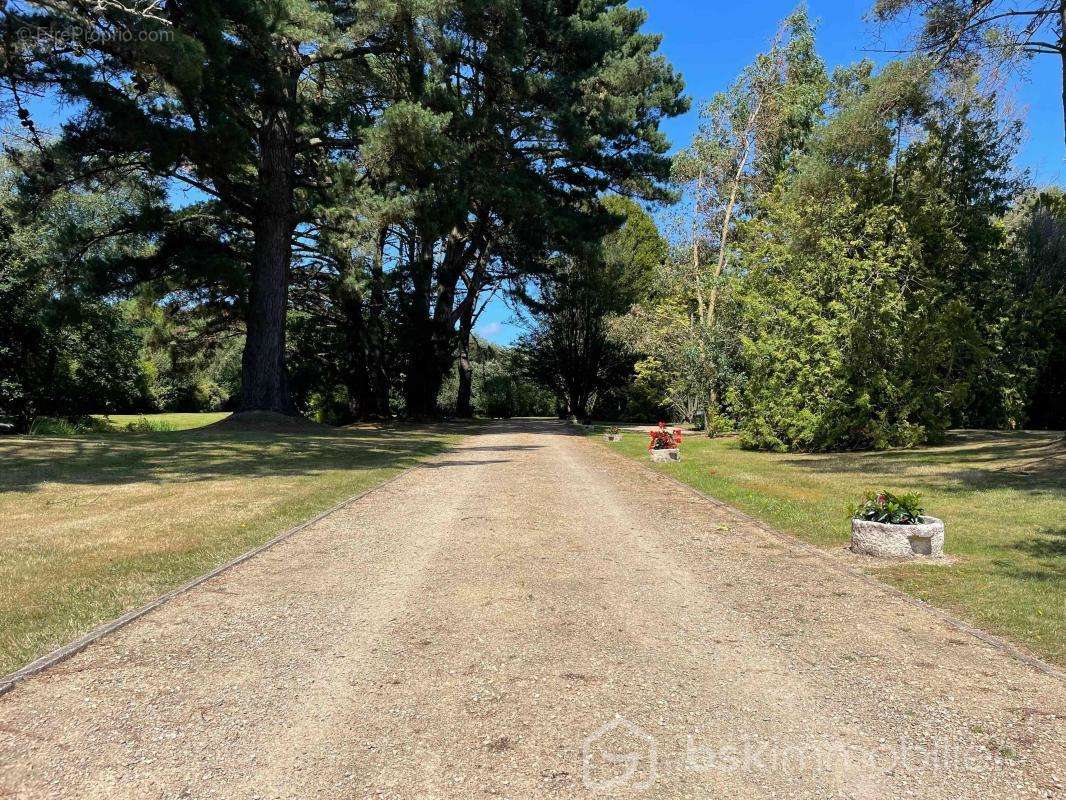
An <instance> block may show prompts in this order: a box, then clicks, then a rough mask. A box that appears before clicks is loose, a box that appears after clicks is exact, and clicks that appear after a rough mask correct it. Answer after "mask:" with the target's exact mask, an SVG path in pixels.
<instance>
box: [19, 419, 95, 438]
mask: <svg viewBox="0 0 1066 800" xmlns="http://www.w3.org/2000/svg"><path fill="white" fill-rule="evenodd" d="M106 430H107V423H106V422H105V421H103V420H100V419H96V418H94V417H75V418H71V419H67V418H65V417H37V419H35V420H33V422H31V423H30V427H29V431H28V433H29V434H30V436H80V435H82V434H86V433H103V432H104V431H106Z"/></svg>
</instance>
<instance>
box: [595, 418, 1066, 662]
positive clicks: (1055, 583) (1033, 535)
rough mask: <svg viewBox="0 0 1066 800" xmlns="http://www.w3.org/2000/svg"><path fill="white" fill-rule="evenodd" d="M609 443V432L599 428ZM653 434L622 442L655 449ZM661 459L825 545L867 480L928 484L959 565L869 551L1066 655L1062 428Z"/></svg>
mask: <svg viewBox="0 0 1066 800" xmlns="http://www.w3.org/2000/svg"><path fill="white" fill-rule="evenodd" d="M597 438H598V439H599V441H600V442H601V443H602V442H603V439H602V437H600V436H598V435H597ZM647 441H648V439H647V436H644V435H639V434H633V433H626V434H625V436H624V437H623V440H622V442H621V443H619V444H614V445H607V444H606V443H603V444H604V446H605V447H613V448H616V449H618V450H620V452H622V453H624V454H625V455H627V456H629V457H631V458H637V459H647V452H646V450H645V448H646V447H647ZM682 454H683V458H684V460H683V461H681V462H680V463H677V464H656V465H654V468H655V469H659V470H662V471H663V472H667V473H669V474H671V475H673V476H675V477H676V478H679V479H680V480H682V481H684V482H685V483H688V484H690V485H692V486H694V487H696V488H698V489H700V490H701V491H704V492H706V493H707V494H710V495H713V496H714V497H717V498H718V499H720V500H722V501H724V502H727V503H730V504H732V505H734V506H736V507H737V508H740V509H742V510H743V511H746V512H747V513H749V514H751V515H753V516H756V517H759V518H760V519H762V520H764V521H765V522H767V523H769V524H771V525H773V526H774V527H776V528H778V529H780V530H783V531H787V532H789V533H791V534H793V535H795V536H798V537H799V538H801V539H804V540H806V541H808V542H811V543H813V544H815V545H818V546H820V547H823V548H827V549H834V548H841V547H845V546H846V545H847V543H848V540H849V536H850V530H851V528H850V521H849V519H850V515H849V511H850V508H851V506H853V505H854V504H855V503H857V502H858V500H859V498H860V496H861V494H862V492H863V491H865V490H867V489H888V490H890V491H917V492H921V494H922V500H923V504H924V506H925V509H926V513H928V514H931V515H933V516H937V517H940V518H942V519H943V520H944V521H945V524H946V526H947V551H948V553H949V554H950V555H951V556H952V557H953V558H954V563H953V564H951V565H947V566H945V565H934V564H922V563H917V562H906V563H889V564H885V563H884V562H866V564H865V565H864V566H866V567H867V568H868V569H869V570H870V571H871V572H876V574H877V575H878V577H880V578H881V579H883V580H885V581H887V582H889V583H891V584H894V585H895V586H898V587H900V588H901V589H903V590H905V591H907V592H909V593H911V594H912V595H914V596H916V597H920V598H922V599H923V600H927V601H929V602H930V603H933V604H934V605H937V606H939V607H941V608H945V609H950V610H951V611H952V612H954V613H955V614H957V615H959V616H960V617H963V618H965V619H967V620H969V621H970V622H972V623H974V624H975V625H978V626H979V627H982V628H984V629H985V630H988V631H991V632H994V633H997V634H1000V635H1002V636H1005V637H1008V638H1010V639H1013V640H1014V641H1016V642H1019V643H1020V644H1023V645H1025V646H1027V647H1029V648H1030V649H1031V650H1033V651H1034V652H1036V653H1038V654H1040V655H1042V656H1043V657H1045V658H1046V659H1048V660H1049V661H1051V662H1054V663H1056V664H1058V665H1060V666H1061V665H1066V446H1064V445H1063V443H1062V441H1061V434H1058V433H1037V432H1025V431H1019V432H989V431H959V432H955V433H952V434H951V435H950V437H949V439H948V440H947V442H946V443H945V444H944V445H941V446H936V447H926V448H919V449H914V450H899V451H889V452H883V453H831V454H819V455H795V454H776V453H757V452H751V451H747V450H742V449H741V448H740V447H739V445H738V444H737V442H736V440H734V439H707V438H704V437H698V436H696V435H691V436H689V437H688V438H687V439H686V440H685V443H684V446H683V448H682Z"/></svg>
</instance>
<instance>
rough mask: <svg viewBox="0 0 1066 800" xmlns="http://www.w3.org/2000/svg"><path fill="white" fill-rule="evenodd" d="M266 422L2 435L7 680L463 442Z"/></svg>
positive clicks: (1, 656)
mask: <svg viewBox="0 0 1066 800" xmlns="http://www.w3.org/2000/svg"><path fill="white" fill-rule="evenodd" d="M181 416H182V417H183V418H185V419H184V420H183V424H184V425H185V427H186V428H189V427H191V424H192V423H194V422H196V420H194V419H191V417H192V416H193V415H181ZM217 416H218V415H202V416H201V418H200V420H199V421H200V422H201V424H204V423H212V422H216V421H217ZM112 419H114V418H112ZM265 427H266V426H264V425H262V424H258V425H255V426H253V428H252V429H250V430H248V429H242V428H241V427H240V426H239V425H232V424H231V423H230V422H229V421H227V422H224V423H222V425H221V426H219V425H215V426H212V427H210V428H203V429H200V430H193V429H190V430H185V431H182V432H176V433H174V432H170V433H153V432H147V433H128V434H126V433H104V434H96V435H93V434H87V435H82V436H74V437H40V436H37V437H14V438H9V439H0V464H3V470H2V471H0V675H3V674H6V673H8V672H11V671H13V670H15V669H17V668H19V667H20V666H22V665H24V664H26V663H28V662H29V661H32V660H33V659H34V658H36V657H38V656H40V655H42V654H43V653H46V652H49V651H51V650H53V649H54V648H56V647H58V646H60V645H62V644H64V643H65V642H67V641H70V640H71V639H73V638H75V637H76V636H78V635H80V634H82V633H84V632H86V631H88V630H90V629H91V628H93V627H94V626H95V625H97V624H99V623H100V622H102V621H105V620H108V619H111V618H114V617H116V616H119V615H120V614H122V613H124V612H125V611H127V610H129V609H130V608H134V607H136V606H138V605H141V604H142V603H144V602H146V601H147V600H149V599H151V598H152V597H155V596H157V595H159V594H161V593H163V592H166V591H168V590H170V589H172V588H174V587H175V586H178V585H180V584H182V583H183V582H185V581H187V580H190V579H192V578H194V577H196V576H197V575H200V574H202V573H204V572H206V571H208V570H210V569H212V568H214V567H215V566H217V565H219V564H222V563H224V562H226V561H228V560H229V559H231V558H233V557H235V556H237V555H239V554H240V553H242V552H244V551H245V550H248V549H250V548H252V547H254V546H256V545H258V544H260V543H262V542H264V541H266V540H267V539H269V538H271V537H272V536H274V535H276V534H278V533H280V532H281V531H283V530H286V529H287V528H289V527H292V526H293V525H296V524H297V523H299V522H300V521H302V520H304V519H307V518H309V517H311V516H313V515H314V514H316V513H317V512H319V511H321V510H323V509H325V508H328V507H329V506H331V505H333V504H335V503H338V502H340V501H341V500H343V499H345V498H346V497H350V496H351V495H354V494H358V493H359V492H361V491H364V490H365V489H368V488H370V487H372V486H374V485H376V484H378V483H381V482H383V481H384V480H386V479H388V478H389V477H391V476H392V475H395V474H396V473H397V472H399V471H400V470H402V469H405V468H407V467H409V466H411V465H413V464H414V463H416V462H417V461H418V460H419V459H421V458H424V457H426V456H428V455H431V454H433V453H437V452H440V451H441V450H443V449H445V448H446V447H447V446H448V444H449V443H451V442H452V441H453V440H454V438H455V437H454V436H453V435H451V434H449V433H446V432H442V431H428V430H402V429H401V430H380V429H374V428H360V429H332V428H326V427H321V426H311V425H308V426H306V427H304V428H301V427H295V428H293V429H292V430H290V431H286V432H282V433H279V432H272V431H270V430H266V429H265Z"/></svg>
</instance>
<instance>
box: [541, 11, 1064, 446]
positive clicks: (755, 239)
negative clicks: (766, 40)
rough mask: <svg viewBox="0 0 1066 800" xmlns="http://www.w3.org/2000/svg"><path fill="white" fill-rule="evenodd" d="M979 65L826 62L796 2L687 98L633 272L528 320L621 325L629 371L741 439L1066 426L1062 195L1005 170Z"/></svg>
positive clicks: (997, 112) (760, 441)
mask: <svg viewBox="0 0 1066 800" xmlns="http://www.w3.org/2000/svg"><path fill="white" fill-rule="evenodd" d="M981 66H982V65H981V62H980V61H979V60H978V59H976V58H971V59H970V60H969V61H964V62H955V63H953V65H952V70H951V71H950V73H944V72H938V71H937V70H935V69H934V68H933V67H934V64H933V63H932V62H931V61H927V60H925V59H923V58H917V57H916V58H914V59H911V60H901V61H896V62H891V63H888V64H885V65H884V66H883V67H881V68H879V69H876V68H875V67H874V65H873V64H871V63H869V62H862V63H858V64H855V65H852V66H848V67H841V68H838V69H835V70H834V71H832V72H830V71H829V70H828V69H827V67H826V65H825V64H824V63H823V61H822V60H821V59H820V58H819V56H818V55H817V52H816V48H815V32H814V30H813V28H812V25H811V23H810V22H809V20H808V18H807V16H806V14H805V13H804V12H803V11H802V10H801V11H798V12H796V13H795V14H793V15H792V16H791V17H789V19H787V20H786V21H785V23H784V24H783V26H782V27H781V30H780V32H779V34H778V35H777V36H776V37H775V39H774V40H773V42H772V44H771V46H770V47H769V48H768V49H767V50H766V51H765V52H763V53H761V54H759V55H758V56H757V57H756V59H755V60H754V61H753V62H752V63H751V65H750V66H749V67H747V68H746V69H745V70H744V72H743V73H742V74H741V75H740V76H739V77H738V78H737V80H736V82H735V83H734V85H733V86H731V87H730V88H729V89H728V90H727V91H725V92H722V93H721V94H719V95H717V96H715V97H714V98H713V99H712V100H711V101H710V102H708V103H707V104H706V105H705V106H704V107H703V108H702V109H701V112H700V113H701V125H700V127H699V130H698V132H697V134H696V135H695V136H694V138H693V140H692V141H691V142H690V143H689V144H688V145H687V146H686V147H685V148H684V149H683V150H682V151H681V152H680V153H679V154H678V156H677V157H676V158H675V160H674V172H673V175H674V180H675V181H676V183H677V185H678V186H679V187H680V188H681V189H682V190H683V197H684V200H683V203H682V204H681V205H680V206H679V207H678V210H677V213H676V214H674V215H673V217H672V218H671V219H670V221H669V224H670V226H671V230H670V239H671V243H672V247H671V250H670V253H669V256H668V257H666V258H665V259H663V260H662V261H661V263H660V265H659V267H658V269H657V270H656V272H655V275H654V278H653V279H652V280H651V281H647V282H645V287H646V291H644V292H643V294H642V296H640V297H638V298H636V299H635V300H634V301H633V302H632V304H631V305H629V306H627V310H624V311H623V312H621V313H619V312H618V311H617V305H618V304H617V303H616V304H615V305H616V310H615V311H614V313H610V312H608V313H605V314H599V315H597V313H595V312H594V313H592V314H591V318H593V319H595V320H597V322H596V324H595V325H591V326H590V325H589V324H588V323H587V322H581V323H580V324H579V322H578V321H575V320H574V317H575V304H574V303H573V302H572V300H570V299H567V300H565V301H564V302H562V303H560V304H559V306H560V307H559V308H558V309H557V313H555V314H553V315H552V316H551V319H550V320H549V321H548V323H547V324H545V325H543V326H542V328H541V332H540V334H539V335H540V336H546V335H547V334H549V333H550V332H552V331H554V330H556V329H562V330H563V331H565V333H566V336H562V335H558V334H556V335H554V336H547V338H548V339H549V340H550V341H552V342H554V341H555V340H560V339H562V340H567V337H569V339H570V340H580V341H586V342H587V341H599V342H601V343H602V349H603V350H604V352H605V353H607V354H608V356H610V355H611V354H615V353H617V349H618V347H619V346H620V345H624V346H625V347H626V348H627V349H628V351H629V352H630V353H632V354H635V356H636V359H635V364H633V366H634V371H633V372H632V373H631V374H632V376H633V377H632V383H631V386H633V387H634V388H641V387H642V388H643V390H644V394H645V395H646V396H648V397H653V398H654V397H658V398H660V402H662V403H664V404H669V405H670V406H671V407H672V409H673V413H674V414H675V416H676V418H679V419H686V420H701V421H704V422H705V423H706V425H707V427H708V429H709V430H710V431H711V432H712V433H713V432H719V431H733V430H735V431H739V433H740V436H741V440H742V442H743V443H744V444H745V445H746V446H749V447H754V448H760V449H772V450H831V449H862V448H883V447H890V446H907V445H912V444H916V443H919V442H927V441H930V440H934V439H936V438H937V437H938V436H940V434H941V433H943V432H944V431H945V430H946V429H947V428H950V427H982V428H1015V427H1035V428H1056V429H1061V428H1062V427H1064V426H1066V370H1064V366H1066V364H1064V358H1066V197H1064V195H1063V193H1062V192H1061V191H1060V190H1058V189H1045V190H1041V189H1037V188H1035V187H1033V186H1032V185H1031V184H1030V183H1029V180H1028V178H1027V176H1026V175H1024V174H1019V173H1018V172H1017V171H1016V170H1015V169H1014V167H1013V159H1014V156H1015V154H1016V151H1017V148H1018V146H1019V140H1020V137H1021V129H1020V125H1019V124H1018V123H1017V122H1016V121H1013V120H1012V119H1011V118H1010V117H1008V116H1006V115H1004V114H1003V113H1002V112H1001V102H1000V99H999V98H998V97H997V96H996V94H995V92H994V91H991V90H989V89H987V88H986V87H985V85H984V83H983V81H982V79H981ZM585 263H586V264H593V263H594V262H592V261H586V262H585ZM597 275H598V277H597V276H591V277H590V276H585V277H584V278H583V281H584V283H585V284H590V283H591V284H595V282H596V281H601V282H606V283H608V284H610V285H612V286H616V285H618V282H617V281H616V280H615V279H614V278H613V277H612V276H611V270H610V268H605V269H600V270H599V272H598V273H597ZM556 285H557V286H558V287H559V288H557V289H556V290H555V291H556V293H558V292H563V291H565V292H570V293H571V294H574V293H573V292H572V291H571V288H570V287H571V286H572V282H571V281H566V282H563V283H561V284H560V283H558V282H556ZM593 294H594V295H596V296H598V297H601V298H602V297H605V296H607V295H605V294H602V293H597V292H593ZM578 295H579V293H578ZM553 296H554V295H553ZM622 304H623V305H625V303H624V300H623V303H622ZM577 305H578V306H581V304H580V303H578V304H577ZM583 307H586V308H587V304H586V305H585V306H583ZM597 325H598V326H599V327H598V328H596V326H597ZM593 329H596V330H599V331H601V332H605V333H604V335H602V336H600V337H599V338H597V337H596V336H591V337H590V336H589V332H590V330H593ZM612 343H613V345H614V347H613V348H612ZM552 346H554V345H544V346H542V348H541V349H542V350H544V351H545V352H550V351H551V347H552ZM610 361H611V358H610V357H604V358H603V359H600V360H599V361H598V362H597V363H598V364H599V365H600V366H603V367H607V366H608V365H609V364H610ZM575 374H576V375H580V376H585V377H586V378H587V377H589V376H596V375H598V374H599V372H598V371H597V369H595V368H592V367H590V366H589V365H587V364H586V365H584V366H582V367H581V368H580V369H579V370H576V371H575ZM597 391H599V392H601V393H602V394H603V396H607V395H609V394H610V393H611V392H612V391H614V389H613V388H612V386H611V383H610V379H609V378H607V377H606V376H604V379H603V380H602V381H600V382H599V383H598V384H597ZM574 408H581V404H580V403H577V404H574ZM592 413H593V414H595V415H598V416H607V417H609V416H611V415H612V412H610V411H607V410H605V409H596V408H594V409H593V411H592Z"/></svg>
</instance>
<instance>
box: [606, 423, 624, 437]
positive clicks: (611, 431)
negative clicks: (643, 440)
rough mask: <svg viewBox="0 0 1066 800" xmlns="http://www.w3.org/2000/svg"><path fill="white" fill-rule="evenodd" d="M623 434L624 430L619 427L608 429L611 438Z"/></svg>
mask: <svg viewBox="0 0 1066 800" xmlns="http://www.w3.org/2000/svg"><path fill="white" fill-rule="evenodd" d="M621 432H622V429H621V428H619V427H618V426H617V425H612V426H611V427H609V428H608V429H607V433H608V434H609V435H611V436H618V435H619V434H620V433H621Z"/></svg>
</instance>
